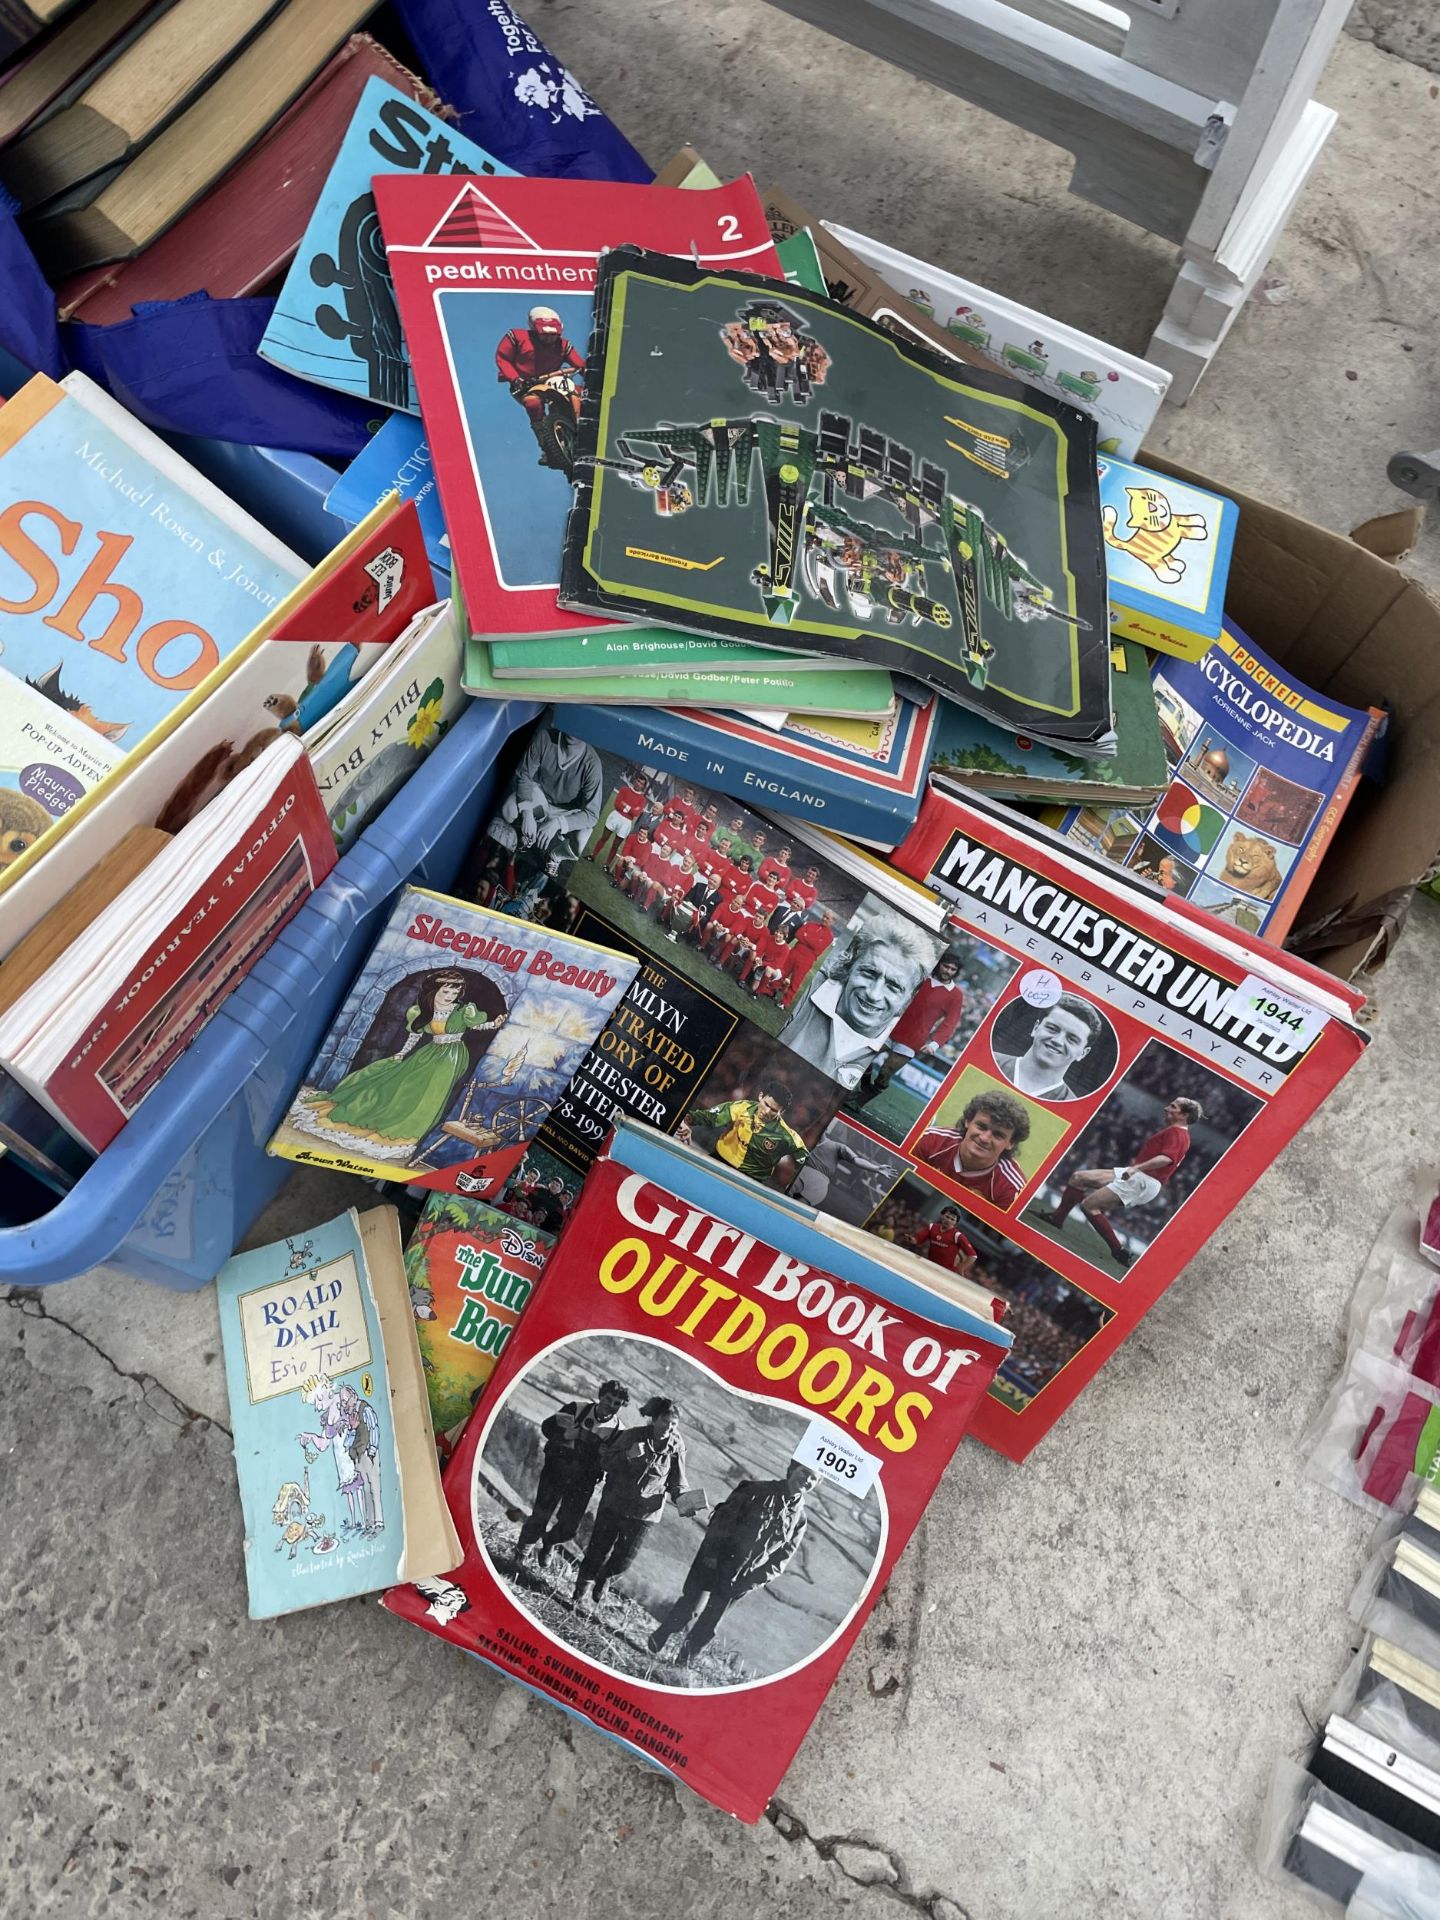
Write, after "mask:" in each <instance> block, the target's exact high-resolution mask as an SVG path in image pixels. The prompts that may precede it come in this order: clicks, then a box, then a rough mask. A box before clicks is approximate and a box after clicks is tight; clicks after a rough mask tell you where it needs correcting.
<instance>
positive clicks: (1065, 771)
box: [930, 640, 1170, 807]
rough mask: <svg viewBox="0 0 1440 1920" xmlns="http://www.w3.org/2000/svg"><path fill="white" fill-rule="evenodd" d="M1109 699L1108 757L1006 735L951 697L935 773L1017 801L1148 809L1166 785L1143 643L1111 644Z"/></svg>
mask: <svg viewBox="0 0 1440 1920" xmlns="http://www.w3.org/2000/svg"><path fill="white" fill-rule="evenodd" d="M1110 698H1111V703H1112V706H1111V710H1112V713H1113V716H1114V727H1115V751H1114V753H1113V754H1110V755H1108V756H1102V757H1096V756H1094V755H1089V756H1086V755H1081V754H1075V753H1069V754H1067V753H1062V752H1061V751H1060V750H1059V749H1058V748H1056V747H1049V746H1046V745H1045V744H1044V742H1043V741H1039V740H1034V739H1032V738H1031V737H1030V736H1029V735H1028V734H1015V733H1006V732H1004V731H1003V730H1002V729H1001V728H999V727H994V726H991V724H990V722H989V721H988V720H982V719H981V718H980V716H979V715H978V714H976V713H972V712H970V710H969V709H968V708H967V707H957V706H956V705H955V703H954V701H952V700H944V701H942V702H941V703H940V711H939V718H938V720H937V722H936V726H935V746H934V750H933V752H932V754H931V756H930V771H931V773H932V774H943V775H947V776H948V777H950V778H951V779H953V780H957V781H959V782H961V783H962V784H963V785H965V786H970V787H975V788H977V789H978V790H979V791H980V792H982V793H1002V794H1008V795H1010V796H1012V797H1013V798H1015V799H1017V800H1029V801H1037V800H1038V801H1051V802H1060V803H1062V804H1066V805H1068V804H1069V803H1070V802H1071V801H1080V802H1083V803H1086V804H1090V803H1094V802H1098V803H1099V804H1100V805H1101V806H1104V805H1107V804H1121V803H1124V804H1127V805H1135V804H1138V805H1141V806H1147V807H1148V806H1149V805H1150V803H1151V802H1152V801H1154V800H1157V799H1158V798H1159V797H1160V795H1161V794H1162V793H1163V792H1164V790H1165V788H1166V787H1167V786H1168V785H1169V779H1170V776H1169V770H1168V765H1167V762H1166V758H1165V746H1164V742H1163V741H1162V739H1161V737H1160V720H1159V716H1158V714H1157V713H1156V710H1155V696H1154V693H1153V692H1152V690H1151V684H1150V663H1149V660H1148V658H1147V656H1146V654H1145V650H1144V648H1143V647H1139V646H1136V645H1135V643H1134V642H1133V641H1130V640H1116V641H1113V642H1112V643H1111V647H1110Z"/></svg>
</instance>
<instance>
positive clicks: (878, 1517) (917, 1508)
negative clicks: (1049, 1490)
mask: <svg viewBox="0 0 1440 1920" xmlns="http://www.w3.org/2000/svg"><path fill="white" fill-rule="evenodd" d="M628 1134H629V1139H628V1150H627V1137H626V1136H627V1129H626V1128H622V1129H621V1135H620V1137H619V1138H618V1139H617V1142H616V1145H615V1147H614V1148H613V1149H612V1157H609V1158H606V1159H603V1160H600V1161H597V1162H596V1164H595V1165H594V1166H593V1167H592V1168H591V1170H590V1172H589V1174H588V1175H587V1176H586V1180H585V1186H584V1189H583V1191H582V1193H581V1196H580V1200H579V1202H578V1204H577V1206H576V1210H575V1212H574V1214H573V1215H572V1217H571V1219H570V1221H569V1223H568V1224H567V1226H566V1227H565V1230H564V1232H563V1234H562V1236H561V1239H560V1242H559V1245H558V1246H557V1247H556V1249H555V1251H554V1252H553V1253H552V1254H551V1255H550V1258H549V1260H548V1262H547V1264H546V1269H545V1272H544V1274H543V1275H542V1276H541V1279H540V1281H539V1283H538V1285H537V1286H536V1288H535V1291H534V1294H533V1295H532V1297H531V1299H530V1301H529V1303H528V1305H527V1306H526V1308H525V1312H524V1314H523V1316H522V1318H521V1320H520V1322H519V1324H518V1326H517V1327H516V1329H515V1331H514V1333H513V1334H512V1335H511V1338H510V1341H509V1343H508V1344H507V1346H506V1348H505V1351H504V1353H503V1354H502V1356H501V1359H500V1363H499V1366H498V1367H497V1368H496V1370H495V1373H494V1375H493V1376H492V1378H491V1381H490V1384H489V1386H488V1387H487V1388H486V1390H485V1394H484V1398H483V1399H482V1400H481V1402H480V1404H479V1407H478V1409H477V1411H476V1412H475V1414H474V1415H473V1416H472V1418H471V1420H470V1422H469V1425H468V1426H467V1427H466V1429H465V1432H464V1435H463V1437H462V1439H461V1442H460V1445H459V1448H458V1449H457V1451H456V1453H455V1456H454V1458H453V1459H452V1461H451V1463H450V1466H449V1469H448V1471H447V1473H446V1477H445V1493H446V1498H447V1499H448V1500H449V1502H450V1511H451V1513H452V1515H453V1517H454V1519H455V1524H456V1527H457V1529H458V1531H459V1533H460V1538H461V1541H462V1543H463V1545H464V1548H465V1557H464V1559H463V1561H462V1562H461V1564H460V1566H459V1567H458V1568H456V1569H455V1570H454V1571H453V1572H452V1573H451V1574H450V1575H449V1576H447V1578H446V1579H444V1580H437V1581H425V1582H422V1583H420V1585H419V1586H399V1587H394V1588H392V1589H391V1590H390V1592H389V1593H387V1594H386V1595H385V1597H384V1601H383V1604H384V1605H385V1606H386V1607H387V1608H388V1609H389V1610H390V1611H391V1612H392V1613H396V1614H399V1615H400V1616H401V1618H402V1619H406V1620H410V1621H412V1622H414V1623H415V1624H416V1625H418V1626H422V1627H426V1628H428V1629H429V1630H430V1631H431V1632H434V1633H438V1634H440V1635H441V1636H442V1637H443V1638H444V1639H446V1640H449V1641H451V1642H452V1643H453V1644H454V1645H456V1646H458V1647H461V1648H463V1649H464V1650H465V1651H466V1652H468V1653H472V1654H476V1655H478V1656H479V1657H480V1658H481V1659H482V1660H485V1661H487V1662H489V1663H490V1664H491V1665H492V1666H495V1667H498V1668H499V1669H500V1670H501V1671H502V1672H503V1673H507V1674H509V1675H510V1676H511V1677H512V1678H514V1679H516V1680H519V1681H521V1682H522V1683H523V1684H524V1685H525V1686H528V1687H530V1688H532V1689H533V1690H534V1691H535V1692H537V1693H540V1694H542V1695H544V1696H546V1697H547V1698H549V1699H550V1700H553V1701H555V1702H557V1703H558V1704H559V1705H561V1706H564V1707H566V1708H568V1709H569V1710H570V1711H571V1712H573V1713H575V1714H577V1715H579V1716H580V1717H582V1718H584V1719H587V1720H589V1721H590V1722H591V1723H592V1724H593V1725H595V1726H597V1727H598V1728H600V1729H601V1731H603V1732H605V1733H608V1734H610V1735H612V1736H613V1737H614V1738H615V1739H617V1740H620V1741H621V1742H622V1743H623V1744H625V1745H627V1746H628V1747H630V1748H631V1749H632V1750H633V1751H635V1752H636V1753H638V1754H640V1755H641V1756H642V1757H644V1758H646V1759H648V1760H650V1761H651V1762H652V1763H654V1764H656V1765H658V1766H660V1767H662V1768H664V1769H665V1770H667V1771H668V1772H670V1773H672V1774H673V1775H674V1776H675V1777H676V1778H677V1779H678V1780H682V1781H684V1782H685V1784H686V1785H687V1786H690V1787H693V1788H694V1789H695V1791H696V1792H697V1793H699V1794H702V1795H704V1797H705V1798H706V1799H708V1800H711V1801H713V1802H714V1803H715V1804H716V1805H717V1806H719V1807H723V1808H724V1809H726V1810H727V1811H728V1812H730V1813H733V1814H736V1815H738V1816H739V1817H740V1818H741V1819H742V1820H747V1821H754V1820H758V1819H759V1818H760V1816H761V1814H762V1813H763V1812H764V1810H765V1806H766V1803H767V1801H768V1800H769V1798H770V1796H771V1794H772V1793H773V1791H774V1789H775V1787H776V1786H777V1785H778V1784H779V1781H780V1778H781V1776H782V1775H783V1773H784V1772H785V1769H786V1767H787V1766H788V1765H789V1763H790V1760H791V1758H792V1756H793V1755H794V1753H795V1750H796V1748H797V1747H798V1746H799V1744H800V1742H801V1740H802V1739H803V1738H804V1735H805V1731H806V1729H807V1727H808V1726H809V1724H810V1722H811V1720H812V1719H813V1718H814V1716H815V1713H816V1712H817V1710H818V1709H819V1706H820V1703H821V1701H822V1700H823V1699H824V1697H825V1694H826V1692H827V1690H828V1689H829V1687H830V1685H831V1683H832V1681H833V1680H834V1678H835V1675H836V1674H837V1673H838V1671H839V1669H840V1667H841V1665H842V1663H843V1662H844V1659H845V1656H846V1654H847V1653H848V1652H849V1650H850V1648H851V1646H852V1645H853V1643H854V1641H855V1638H856V1636H857V1635H858V1634H859V1632H860V1629H861V1627H862V1626H863V1624H864V1622H865V1618H866V1616H867V1614H868V1613H869V1611H870V1608H871V1606H872V1605H873V1604H874V1601H875V1598H876V1596H877V1595H878V1594H879V1593H880V1591H881V1590H882V1588H883V1587H884V1585H885V1582H886V1581H887V1579H888V1578H889V1576H890V1572H891V1569H892V1568H893V1567H894V1565H895V1562H896V1560H897V1559H898V1558H899V1556H900V1554H901V1552H902V1551H903V1549H904V1547H905V1544H906V1542H907V1540H908V1539H909V1537H910V1535H911V1533H912V1532H913V1530H914V1528H915V1526H916V1524H917V1523H918V1521H919V1520H920V1517H921V1515H922V1514H923V1513H924V1511H925V1506H926V1503H927V1501H928V1500H929V1499H930V1496H931V1494H932V1493H933V1492H934V1490H935V1486H936V1484H937V1482H938V1481H939V1478H940V1475H941V1474H942V1473H943V1471H944V1470H945V1467H946V1465H947V1463H948V1462H949V1460H950V1459H951V1456H952V1455H953V1454H954V1451H955V1449H956V1447H957V1446H958V1445H959V1442H960V1440H961V1438H962V1437H963V1435H964V1433H965V1430H966V1426H967V1423H968V1421H969V1419H970V1417H971V1415H972V1413H973V1412H974V1410H975V1407H976V1405H977V1403H978V1402H979V1401H980V1400H981V1399H982V1398H983V1395H984V1389H985V1383H986V1381H987V1380H988V1379H989V1378H990V1376H991V1374H992V1373H993V1371H994V1367H995V1365H996V1362H997V1361H998V1360H999V1358H1000V1356H1001V1353H1002V1351H1003V1348H1004V1345H1005V1335H1004V1334H1003V1333H1001V1332H999V1331H998V1330H997V1328H996V1326H995V1324H994V1320H993V1317H992V1308H991V1303H990V1302H989V1301H988V1300H985V1299H984V1298H983V1297H981V1296H978V1294H977V1293H976V1291H975V1290H973V1289H965V1288H961V1289H959V1290H958V1291H957V1294H956V1296H955V1298H956V1300H959V1299H962V1298H968V1299H972V1300H974V1302H975V1308H974V1310H973V1311H972V1310H967V1309H966V1308H964V1307H962V1306H960V1305H957V1304H955V1302H954V1301H951V1300H937V1298H936V1295H935V1294H934V1293H932V1292H931V1291H930V1290H929V1289H928V1288H924V1287H921V1286H918V1285H915V1284H914V1283H913V1282H907V1281H906V1279H905V1278H904V1277H903V1276H902V1275H899V1274H896V1273H894V1272H893V1271H891V1270H889V1269H887V1268H886V1267H885V1265H884V1263H883V1260H875V1261H871V1260H870V1259H868V1258H867V1257H866V1256H865V1255H864V1254H863V1253H861V1254H858V1255H857V1254H856V1253H855V1252H854V1251H853V1250H852V1249H851V1248H850V1247H849V1246H848V1245H846V1244H845V1243H843V1242H840V1241H837V1240H836V1239H835V1238H833V1237H832V1236H831V1235H829V1234H827V1233H826V1232H825V1231H824V1229H823V1226H821V1225H819V1224H817V1223H816V1222H815V1218H814V1216H812V1215H810V1214H809V1213H808V1211H807V1210H804V1209H801V1210H799V1212H798V1213H797V1212H795V1211H792V1210H791V1209H790V1208H788V1207H787V1206H786V1205H785V1204H784V1203H783V1202H782V1203H775V1202H770V1203H765V1202H763V1201H762V1200H761V1199H759V1198H758V1193H757V1190H756V1189H755V1188H753V1187H751V1188H749V1190H748V1192H742V1191H741V1190H740V1188H739V1187H738V1186H736V1185H734V1184H733V1183H731V1182H729V1181H727V1180H725V1179H724V1178H723V1177H722V1176H721V1175H717V1174H715V1173H713V1172H711V1171H710V1170H709V1169H708V1168H706V1167H704V1166H703V1164H702V1165H701V1166H700V1167H699V1168H698V1169H697V1168H696V1167H695V1166H694V1165H693V1163H692V1164H690V1165H687V1164H685V1156H684V1150H683V1149H678V1148H676V1147H675V1146H674V1144H673V1143H671V1142H668V1141H662V1140H661V1139H660V1137H659V1136H658V1135H654V1134H650V1133H649V1132H648V1129H633V1128H632V1129H629V1130H628ZM639 1136H646V1137H645V1138H643V1139H642V1138H639ZM637 1145H638V1150H637ZM661 1173H665V1174H666V1175H667V1184H664V1185H662V1184H661V1183H660V1179H659V1175H660V1174H661ZM855 1239H856V1240H857V1241H859V1240H862V1239H863V1236H860V1235H856V1236H855ZM877 1251H878V1249H877ZM821 1258H823V1259H824V1261H825V1265H824V1266H821V1265H820V1264H819V1261H820V1259H821ZM847 1263H848V1264H847ZM877 1269H878V1270H879V1271H878V1274H877V1275H876V1277H877V1279H878V1281H879V1283H880V1284H878V1285H877V1286H876V1287H875V1288H874V1289H873V1290H872V1289H871V1288H870V1287H867V1286H866V1285H865V1284H863V1283H862V1282H861V1280H860V1279H859V1278H858V1275H859V1274H860V1273H862V1272H863V1273H865V1274H867V1275H871V1274H876V1270H877ZM885 1286H889V1287H893V1288H894V1291H884V1290H882V1287H885ZM902 1291H904V1292H905V1299H904V1300H903V1301H902V1300H901V1299H900V1298H898V1297H897V1295H898V1294H899V1293H900V1292H902ZM931 1304H933V1305H934V1307H935V1317H933V1318H931V1317H928V1316H927V1313H926V1308H927V1307H928V1306H930V1305H931Z"/></svg>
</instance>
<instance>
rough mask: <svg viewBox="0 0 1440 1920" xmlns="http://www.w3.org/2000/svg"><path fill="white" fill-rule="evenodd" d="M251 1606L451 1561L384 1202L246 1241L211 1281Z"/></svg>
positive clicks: (361, 1589) (391, 1216)
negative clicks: (267, 1242) (270, 1238)
mask: <svg viewBox="0 0 1440 1920" xmlns="http://www.w3.org/2000/svg"><path fill="white" fill-rule="evenodd" d="M215 1292H216V1297H217V1300H218V1303H219V1307H220V1333H221V1338H222V1340H223V1343H224V1347H225V1381H226V1385H227V1387H228V1388H229V1393H230V1421H231V1427H232V1430H233V1432H234V1435H235V1472H236V1475H237V1477H238V1479H239V1481H240V1500H241V1504H242V1506H243V1507H244V1510H245V1580H246V1584H247V1586H248V1587H249V1590H250V1618H251V1619H252V1620H270V1619H273V1618H274V1617H275V1616H276V1615H277V1614H282V1613H295V1612H298V1611H299V1609H300V1608H302V1607H318V1606H324V1605H326V1604H327V1603H328V1602H329V1601H332V1600H349V1599H351V1598H353V1597H354V1596H355V1595H356V1594H360V1593H374V1592H375V1591H376V1589H377V1588H380V1587H385V1586H388V1585H389V1584H390V1583H391V1582H392V1581H394V1580H419V1579H424V1578H427V1577H433V1576H436V1575H439V1574H443V1573H448V1572H449V1571H450V1569H451V1568H452V1567H453V1566H454V1565H455V1564H456V1562H457V1561H458V1560H459V1558H460V1540H459V1536H458V1535H457V1533H456V1532H455V1528H454V1524H453V1522H452V1521H451V1519H450V1515H449V1512H448V1510H447V1508H446V1504H445V1499H444V1496H443V1494H442V1493H441V1490H440V1475H439V1470H438V1467H437V1464H436V1459H435V1448H434V1445H433V1444H432V1442H431V1438H430V1425H429V1421H428V1419H427V1417H426V1408H425V1389H424V1386H423V1384H422V1380H421V1372H420V1354H419V1351H418V1349H417V1347H416V1344H415V1332H414V1325H415V1323H414V1321H413V1319H412V1318H411V1314H410V1310H409V1305H408V1302H407V1300H406V1292H405V1269H404V1264H403V1262H402V1259H401V1253H400V1232H399V1225H398V1220H397V1216H396V1213H395V1209H394V1208H393V1207H374V1208H372V1209H371V1210H370V1211H369V1212H368V1213H361V1214H357V1213H355V1212H354V1211H353V1210H352V1211H351V1212H349V1213H342V1214H341V1215H340V1217H339V1219H337V1220H328V1221H326V1223H325V1224H324V1226H320V1227H312V1228H311V1229H310V1230H309V1231H308V1232H306V1233H297V1234H292V1235H290V1236H289V1237H288V1238H287V1239H285V1240H280V1241H276V1242H275V1243H274V1244H273V1245H271V1246H266V1247H252V1248H251V1249H250V1251H249V1252H248V1253H237V1254H236V1255H235V1256H234V1258H233V1259H230V1260H227V1261H226V1263H225V1265H224V1266H223V1267H222V1268H221V1269H220V1272H219V1274H218V1275H217V1277H216V1281H215Z"/></svg>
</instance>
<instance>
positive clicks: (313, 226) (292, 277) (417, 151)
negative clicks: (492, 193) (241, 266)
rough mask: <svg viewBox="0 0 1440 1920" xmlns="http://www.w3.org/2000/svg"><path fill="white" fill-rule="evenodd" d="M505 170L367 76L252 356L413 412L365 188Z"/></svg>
mask: <svg viewBox="0 0 1440 1920" xmlns="http://www.w3.org/2000/svg"><path fill="white" fill-rule="evenodd" d="M512 171H513V170H512V169H511V168H510V167H506V166H502V165H501V163H500V162H499V161H498V160H496V159H494V158H493V157H492V156H491V155H490V154H488V153H486V151H485V149H484V148H483V147H477V146H476V145H475V143H474V141H473V140H467V139H466V138H465V136H464V135H463V134H462V133H458V132H457V131H456V129H455V128H454V127H451V126H447V125H446V124H445V122H444V121H443V120H440V119H437V118H436V116H435V115H434V114H433V113H427V112H426V110H425V108H424V107H422V106H421V105H420V104H419V103H418V102H417V101H415V100H412V99H408V98H407V97H406V95H405V94H403V93H401V92H400V91H399V89H398V88H396V87H392V86H391V85H390V84H389V82H388V81H385V80H381V79H380V78H378V76H374V75H372V76H371V78H370V79H369V80H368V81H367V82H366V83H365V91H364V92H363V93H362V94H361V96H360V103H359V105H358V106H357V107H356V109H355V113H354V117H353V118H352V120H351V122H350V126H349V130H348V131H347V133H346V135H345V138H344V140H343V141H342V142H341V145H340V151H339V153H337V154H336V156H335V164H334V165H333V166H332V167H331V169H330V175H329V178H328V179H327V180H326V182H325V184H324V186H323V187H322V188H321V190H320V197H319V199H318V200H317V201H316V203H315V211H314V213H313V214H312V215H311V216H310V224H309V226H308V227H306V229H305V237H304V238H303V239H302V240H301V242H300V245H299V248H298V250H297V251H296V254H295V258H294V260H293V261H292V262H291V264H290V270H289V272H288V273H287V274H286V276H285V284H284V286H283V287H281V289H280V294H279V297H278V299H277V300H276V302H275V312H274V314H273V315H272V316H271V320H270V324H269V325H268V326H267V327H266V329H265V334H264V338H263V339H262V340H261V342H260V349H259V350H260V356H261V358H262V359H264V360H269V361H272V362H273V363H274V364H275V365H276V366H277V367H283V368H284V369H285V371H286V372H287V373H297V374H299V375H300V377H301V379H302V380H315V381H318V383H319V384H320V385H321V386H324V387H335V388H336V389H337V390H338V391H339V392H341V393H353V394H355V395H356V396H357V397H358V398H360V399H362V400H372V401H374V402H375V403H376V404H377V405H379V406H383V407H399V408H402V409H404V410H405V411H406V412H409V413H415V412H416V411H418V406H417V402H416V399H415V383H414V380H413V377H412V375H411V372H410V362H409V357H408V355H407V354H406V351H405V342H404V340H403V339H402V338H401V333H400V321H399V318H398V316H397V315H396V312H395V295H394V292H393V290H392V288H391V285H390V274H389V270H388V268H387V266H386V262H385V247H384V243H383V241H382V240H381V238H380V221H379V217H378V216H377V214H376V212H375V196H374V194H373V192H372V191H371V184H370V183H371V180H372V178H373V177H374V176H375V175H376V174H378V173H385V174H404V173H417V174H419V173H423V174H427V175H435V174H443V175H446V176H455V175H473V174H508V173H510V172H512ZM449 190H450V192H452V193H453V192H454V188H453V186H451V187H450V189H449Z"/></svg>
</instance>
